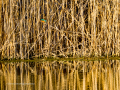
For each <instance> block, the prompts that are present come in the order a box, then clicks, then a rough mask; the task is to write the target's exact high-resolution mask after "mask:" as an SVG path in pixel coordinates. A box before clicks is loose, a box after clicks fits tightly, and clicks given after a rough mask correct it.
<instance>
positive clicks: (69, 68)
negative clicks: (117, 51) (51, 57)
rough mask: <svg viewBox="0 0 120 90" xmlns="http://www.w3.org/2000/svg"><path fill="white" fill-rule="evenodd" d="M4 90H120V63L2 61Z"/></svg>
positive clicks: (1, 85) (0, 71)
mask: <svg viewBox="0 0 120 90" xmlns="http://www.w3.org/2000/svg"><path fill="white" fill-rule="evenodd" d="M0 90H120V61H119V60H106V61H44V62H10V63H7V62H4V63H3V62H2V63H0Z"/></svg>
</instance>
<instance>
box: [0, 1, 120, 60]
mask: <svg viewBox="0 0 120 90" xmlns="http://www.w3.org/2000/svg"><path fill="white" fill-rule="evenodd" d="M119 3H120V1H119V0H0V9H1V11H0V15H1V19H0V58H1V59H4V58H8V59H10V58H21V59H25V58H28V59H29V58H31V57H33V56H35V57H49V56H54V57H57V56H63V57H69V56H73V57H74V56H78V57H80V56H86V57H87V56H102V55H104V56H111V55H116V56H120V35H119V34H120V30H119V29H120V26H119V25H120V4H119ZM41 19H45V20H47V22H46V23H43V22H41V21H40V20H41Z"/></svg>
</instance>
